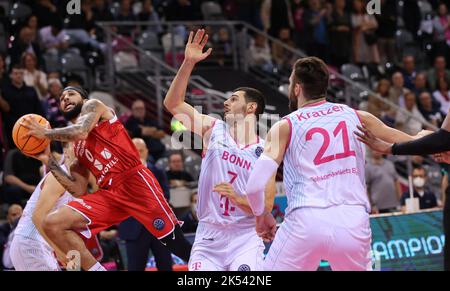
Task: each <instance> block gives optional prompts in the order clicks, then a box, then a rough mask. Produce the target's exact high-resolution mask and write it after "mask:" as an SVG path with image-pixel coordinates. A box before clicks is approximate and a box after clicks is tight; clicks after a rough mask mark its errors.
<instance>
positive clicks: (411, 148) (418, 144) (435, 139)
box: [355, 112, 450, 271]
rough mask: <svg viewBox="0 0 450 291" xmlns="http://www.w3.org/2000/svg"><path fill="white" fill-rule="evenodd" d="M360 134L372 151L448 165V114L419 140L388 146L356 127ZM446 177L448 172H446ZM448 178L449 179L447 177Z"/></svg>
mask: <svg viewBox="0 0 450 291" xmlns="http://www.w3.org/2000/svg"><path fill="white" fill-rule="evenodd" d="M358 128H359V130H360V131H361V132H355V134H356V135H357V136H358V139H359V140H360V141H361V142H363V143H365V144H366V145H367V146H369V147H370V148H371V149H372V150H375V151H378V152H381V153H384V154H393V155H431V154H437V155H435V159H436V160H437V161H438V162H443V163H447V164H450V153H445V152H448V151H450V112H449V113H448V114H447V116H446V117H445V120H444V122H443V123H442V127H441V128H440V129H439V130H438V131H436V132H433V133H431V134H429V135H426V136H424V137H421V138H419V139H416V140H413V141H409V142H405V143H399V144H389V143H386V142H384V141H382V140H380V139H378V138H376V137H375V136H374V135H373V134H372V133H371V132H370V131H369V130H367V129H366V128H364V127H358ZM446 174H447V176H448V175H449V172H448V171H446ZM449 178H450V177H449ZM443 225H444V235H445V246H444V270H445V271H450V242H449V239H450V187H447V189H446V191H445V196H444V221H443Z"/></svg>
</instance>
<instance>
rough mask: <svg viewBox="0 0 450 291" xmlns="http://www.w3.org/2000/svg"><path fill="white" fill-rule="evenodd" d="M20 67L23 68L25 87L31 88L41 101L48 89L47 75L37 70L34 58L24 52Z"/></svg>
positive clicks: (32, 55)
mask: <svg viewBox="0 0 450 291" xmlns="http://www.w3.org/2000/svg"><path fill="white" fill-rule="evenodd" d="M22 67H24V68H25V70H24V76H23V79H24V82H25V85H27V86H29V87H33V88H34V89H35V90H36V93H37V95H38V97H39V99H40V100H43V99H44V97H45V94H47V89H48V84H47V75H46V74H45V73H44V72H43V71H41V70H39V69H38V63H37V58H36V56H35V55H34V54H32V53H29V52H25V53H24V54H23V56H22Z"/></svg>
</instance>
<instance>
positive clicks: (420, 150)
mask: <svg viewBox="0 0 450 291" xmlns="http://www.w3.org/2000/svg"><path fill="white" fill-rule="evenodd" d="M446 151H450V132H448V131H446V130H444V129H439V130H438V131H436V132H434V133H432V134H429V135H427V136H424V137H422V138H420V139H417V140H413V141H409V142H405V143H400V144H394V145H393V146H392V154H394V155H430V154H435V153H440V152H446Z"/></svg>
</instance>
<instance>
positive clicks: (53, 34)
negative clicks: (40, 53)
mask: <svg viewBox="0 0 450 291" xmlns="http://www.w3.org/2000/svg"><path fill="white" fill-rule="evenodd" d="M39 35H40V37H41V41H42V47H43V49H44V50H45V51H46V52H48V53H52V54H55V55H59V50H64V49H66V48H67V47H68V46H69V44H68V42H67V35H66V32H65V31H64V30H63V23H62V21H61V20H60V19H58V18H56V19H53V21H52V24H51V25H49V26H45V27H43V28H41V30H39Z"/></svg>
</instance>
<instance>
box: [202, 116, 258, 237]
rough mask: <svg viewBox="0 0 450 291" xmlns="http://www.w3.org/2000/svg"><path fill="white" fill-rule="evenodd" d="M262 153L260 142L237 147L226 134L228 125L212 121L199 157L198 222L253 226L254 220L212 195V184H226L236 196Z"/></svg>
mask: <svg viewBox="0 0 450 291" xmlns="http://www.w3.org/2000/svg"><path fill="white" fill-rule="evenodd" d="M263 151H264V141H263V140H262V139H260V138H258V141H257V142H256V143H254V144H251V145H247V146H239V145H238V144H237V143H236V141H235V140H234V139H233V138H232V136H231V135H230V133H229V126H228V125H227V124H226V123H225V122H223V121H221V120H216V121H215V123H214V125H213V127H212V129H211V135H210V138H209V144H208V149H207V151H206V153H205V154H204V155H203V160H202V165H201V173H200V178H199V182H198V203H197V216H198V219H199V221H200V222H206V223H210V224H215V225H222V226H227V225H233V224H234V225H236V224H239V227H240V228H241V227H242V228H246V227H254V226H255V217H254V216H253V215H251V214H247V213H246V212H245V211H243V210H242V209H240V208H239V207H237V206H236V205H234V204H233V203H232V202H231V201H230V200H229V199H228V198H226V197H224V196H221V195H220V194H219V193H217V192H213V188H214V186H215V185H217V184H219V183H223V182H228V183H230V184H231V185H232V186H233V189H234V191H235V192H236V194H238V195H241V194H242V193H244V191H245V186H246V184H247V180H248V178H249V177H250V173H251V171H252V170H253V166H254V164H255V162H256V160H257V159H258V157H259V156H260V155H261V154H262V152H263Z"/></svg>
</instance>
